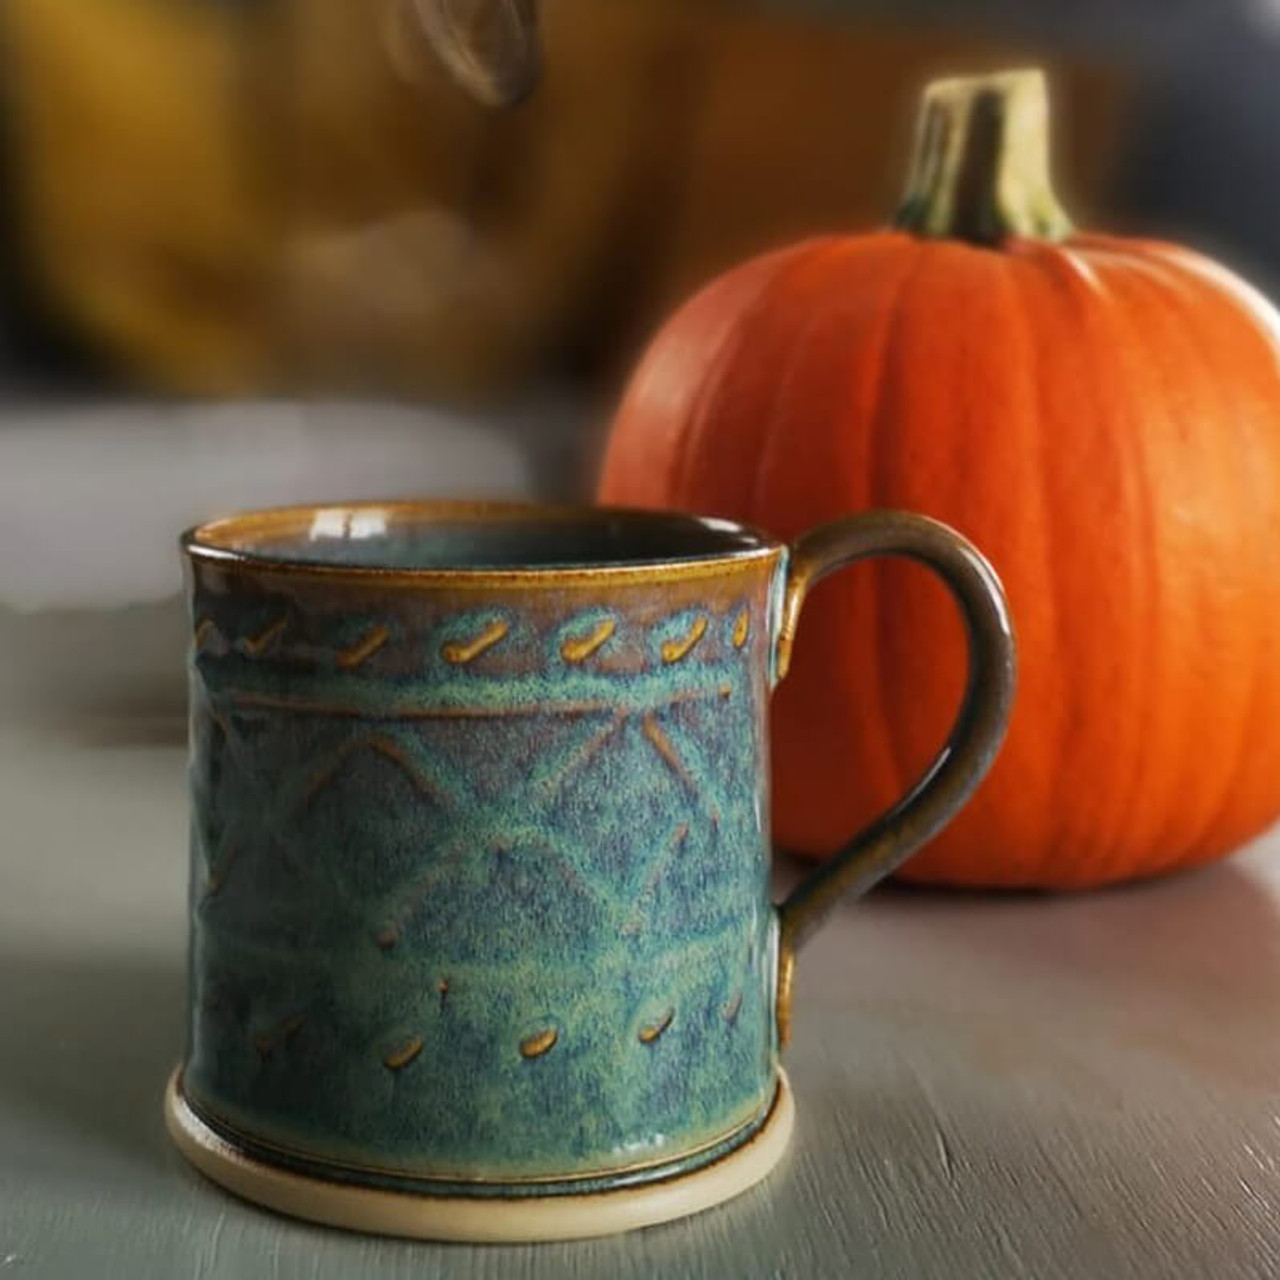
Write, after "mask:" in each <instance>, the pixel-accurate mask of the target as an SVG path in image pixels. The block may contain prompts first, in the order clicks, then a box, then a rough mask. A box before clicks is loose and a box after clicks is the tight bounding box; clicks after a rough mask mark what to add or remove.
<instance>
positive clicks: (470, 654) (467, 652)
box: [440, 618, 508, 666]
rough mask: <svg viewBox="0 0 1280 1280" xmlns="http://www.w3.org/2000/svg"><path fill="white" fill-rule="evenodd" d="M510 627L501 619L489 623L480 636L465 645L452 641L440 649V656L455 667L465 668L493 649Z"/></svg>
mask: <svg viewBox="0 0 1280 1280" xmlns="http://www.w3.org/2000/svg"><path fill="white" fill-rule="evenodd" d="M507 631H508V626H507V623H506V622H504V621H503V620H502V619H501V618H498V619H497V620H496V621H494V622H491V623H489V625H488V626H487V627H485V628H484V630H483V631H481V632H480V633H479V634H478V635H476V636H474V637H473V638H472V639H470V640H468V641H466V642H465V643H463V642H462V641H458V640H451V641H449V642H448V643H447V644H445V645H442V646H441V648H440V656H441V657H442V658H443V659H444V660H445V661H446V662H451V663H453V664H454V666H464V665H465V664H466V663H468V662H473V661H474V660H475V659H476V658H478V657H479V656H480V655H481V654H482V653H485V652H486V651H487V650H489V649H492V648H493V646H494V645H495V644H497V643H498V641H499V640H501V639H502V637H503V636H505V635H506V634H507Z"/></svg>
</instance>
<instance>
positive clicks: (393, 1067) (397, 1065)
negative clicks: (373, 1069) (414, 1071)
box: [382, 1036, 422, 1071]
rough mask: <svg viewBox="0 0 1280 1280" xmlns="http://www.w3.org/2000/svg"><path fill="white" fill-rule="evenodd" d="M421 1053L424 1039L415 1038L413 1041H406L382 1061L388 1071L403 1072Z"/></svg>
mask: <svg viewBox="0 0 1280 1280" xmlns="http://www.w3.org/2000/svg"><path fill="white" fill-rule="evenodd" d="M421 1052H422V1037H421V1036H414V1037H413V1039H412V1040H406V1041H405V1043H404V1044H402V1045H401V1046H400V1047H399V1048H398V1049H393V1050H392V1051H391V1052H390V1053H389V1054H387V1056H386V1057H385V1058H383V1059H382V1065H383V1066H384V1067H386V1068H387V1070H388V1071H403V1070H404V1068H405V1067H407V1066H408V1065H409V1063H411V1062H412V1061H413V1060H414V1058H416V1057H417V1056H418V1054H420V1053H421Z"/></svg>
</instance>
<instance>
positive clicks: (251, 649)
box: [240, 616, 289, 658]
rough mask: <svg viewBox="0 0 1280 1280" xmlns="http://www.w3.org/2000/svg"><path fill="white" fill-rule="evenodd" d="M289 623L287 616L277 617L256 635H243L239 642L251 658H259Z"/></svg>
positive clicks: (278, 637)
mask: <svg viewBox="0 0 1280 1280" xmlns="http://www.w3.org/2000/svg"><path fill="white" fill-rule="evenodd" d="M288 625H289V619H288V617H287V616H281V617H279V618H277V619H276V620H275V621H274V622H273V623H271V625H270V626H268V627H266V628H264V629H263V630H262V631H260V632H258V634H257V635H256V636H245V637H244V638H243V639H242V640H241V641H240V643H241V644H242V645H243V646H244V650H245V652H246V653H247V654H248V655H249V656H250V657H251V658H260V657H262V655H263V654H264V653H266V651H267V650H268V649H270V648H271V646H272V645H273V644H275V642H276V641H277V640H279V639H280V637H281V636H282V635H283V634H284V629H285V628H286V627H287V626H288Z"/></svg>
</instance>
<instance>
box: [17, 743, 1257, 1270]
mask: <svg viewBox="0 0 1280 1280" xmlns="http://www.w3.org/2000/svg"><path fill="white" fill-rule="evenodd" d="M176 736H177V735H176V734H175V732H174V729H173V727H172V726H171V725H170V724H168V722H163V721H162V722H158V723H154V724H152V725H150V726H148V725H145V724H141V725H140V724H137V723H134V724H132V725H130V724H119V725H112V724H108V723H103V722H99V723H97V724H89V723H87V722H86V723H85V724H84V725H79V726H77V725H71V726H67V725H63V726H62V727H60V728H57V729H54V728H44V729H35V728H26V729H19V728H15V727H14V726H12V725H10V726H8V727H6V728H3V729H0V814H2V815H3V827H2V830H3V836H2V838H0V1280H8V1277H9V1276H10V1275H12V1276H13V1277H14V1280H19V1278H20V1280H45V1278H46V1277H47V1278H48V1280H77V1278H78V1277H82V1276H83V1277H95V1278H97V1277H122V1278H123V1277H128V1278H130V1280H134V1278H136V1280H146V1278H149V1277H156V1278H163V1280H173V1278H177V1277H181V1278H182V1280H213V1278H214V1277H218V1278H230V1277H252V1278H254V1280H256V1278H257V1277H265V1278H269V1280H295V1278H297V1280H322V1278H327V1277H334V1278H335V1280H339V1278H340V1280H358V1278H361V1277H406V1278H407V1277H415V1280H416V1278H419V1277H424V1276H432V1277H435V1276H459V1277H469V1278H473V1280H482V1278H485V1277H517V1278H523V1277H529V1278H532V1277H542V1276H546V1277H564V1278H566V1280H578V1278H585V1277H594V1276H602V1277H608V1278H609V1280H632V1278H638V1277H651V1276H662V1277H681V1278H689V1280H692V1278H693V1277H708V1278H715V1280H721V1278H722V1277H851V1278H854V1280H859V1278H861V1277H903V1278H911V1280H927V1278H931V1277H983V1278H995V1277H1006V1276H1027V1277H1036V1278H1045V1277H1089V1278H1093V1277H1097V1278H1099V1280H1103V1278H1106V1280H1113V1278H1119V1277H1179V1278H1182V1277H1187V1278H1191V1277H1210V1276H1211V1277H1214V1280H1229V1278H1232V1277H1273V1276H1276V1275H1280V1215H1278V1214H1277V1208H1278V1204H1277V1202H1278V1201H1280V1176H1278V1174H1277V1162H1278V1161H1280V928H1278V927H1277V926H1278V924H1280V865H1278V862H1280V860H1278V859H1277V856H1276V855H1277V854H1280V838H1277V837H1274V836H1273V837H1272V838H1271V840H1270V841H1269V844H1268V842H1265V841H1264V842H1263V843H1262V844H1261V845H1259V846H1258V847H1256V848H1255V849H1254V850H1251V851H1249V852H1247V853H1245V854H1243V855H1241V856H1239V857H1237V858H1236V859H1234V860H1233V861H1231V862H1229V863H1226V864H1223V865H1221V866H1219V867H1216V868H1213V869H1210V870H1208V871H1204V872H1201V873H1196V874H1191V875H1186V876H1183V877H1181V878H1176V879H1172V880H1168V881H1164V882H1162V883H1157V884H1151V885H1144V886H1137V887H1134V888H1131V889H1126V890H1119V891H1112V892H1107V893H1103V894H1098V895H1094V896H1090V897H1073V898H1047V897H1031V896H1021V897H1001V898H996V897H985V896H979V895H964V896H946V895H942V894H926V893H921V892H909V891H906V890H900V889H894V890H888V891H882V892H879V893H877V894H876V895H874V896H873V897H872V898H871V899H870V900H869V901H867V902H866V903H864V904H862V905H861V906H859V907H856V908H849V909H847V910H845V911H843V912H842V913H841V914H840V915H839V917H838V919H837V920H836V922H835V923H834V924H833V925H832V926H831V927H830V928H828V929H827V930H826V932H825V933H824V934H823V935H822V936H821V937H820V938H819V939H818V940H817V941H816V942H815V943H814V944H813V945H812V946H811V947H810V948H808V949H807V950H806V951H805V953H804V955H803V957H802V964H801V968H800V977H799V984H798V994H797V1019H796V1029H795V1044H794V1047H793V1049H792V1050H791V1052H790V1053H789V1056H788V1059H787V1062H788V1066H789V1069H790V1072H791V1077H792V1080H793V1083H794V1085H795V1092H796V1099H797V1105H798V1108H799V1125H798V1130H797V1135H796V1140H795V1144H794V1147H793V1150H792V1153H791V1156H790V1158H789V1160H788V1161H787V1162H786V1163H784V1165H783V1166H782V1168H781V1169H780V1170H779V1171H778V1172H777V1173H776V1174H775V1175H774V1176H773V1177H772V1178H771V1179H770V1180H769V1181H768V1182H767V1183H766V1184H765V1185H764V1186H763V1187H761V1188H760V1189H758V1190H756V1191H754V1192H751V1193H748V1194H747V1195H746V1196H744V1197H743V1198H742V1199H740V1200H739V1201H737V1202H736V1203H734V1204H732V1205H729V1206H727V1207H725V1208H723V1209H719V1210H713V1211H711V1212H709V1213H706V1214H703V1215H702V1216H700V1217H698V1218H695V1219H691V1220H689V1221H686V1222H682V1223H676V1224H673V1225H670V1226H665V1227H658V1228H653V1229H650V1230H648V1231H643V1232H640V1233H637V1234H634V1235H630V1236H625V1237H619V1238H614V1239H606V1240H602V1241H595V1242H589V1243H582V1244H572V1245H556V1246H545V1245H544V1246H536V1247H527V1248H484V1249H471V1248H464V1247H457V1246H449V1247H442V1246H432V1245H422V1244H408V1243H402V1242H398V1241H390V1240H379V1239H366V1238H361V1237H358V1236H352V1235H347V1234H343V1233H340V1232H336V1231H330V1230H324V1229H320V1228H316V1227H311V1226H308V1225H305V1224H301V1223H295V1222H291V1221H287V1220H284V1219H281V1218H278V1217H274V1216H272V1215H271V1214H268V1213H265V1212H262V1211H259V1210H257V1209H254V1208H251V1207H249V1206H247V1205H244V1204H241V1203H239V1202H238V1201H236V1200H234V1199H232V1198H230V1197H229V1196H227V1195H225V1194H224V1193H222V1192H221V1191H219V1190H218V1189H217V1188H215V1187H214V1186H212V1185H211V1184H209V1183H206V1182H204V1181H203V1180H202V1179H201V1178H200V1177H199V1176H198V1175H196V1174H195V1173H193V1172H191V1171H190V1170H189V1169H188V1168H187V1167H186V1166H185V1164H184V1163H183V1162H182V1161H181V1160H180V1159H179V1157H178V1156H177V1155H176V1154H175V1153H174V1152H173V1151H172V1150H171V1149H170V1147H169V1144H168V1142H167V1140H166V1138H165V1135H164V1132H163V1128H162V1124H161V1119H160V1096H161V1090H162V1088H163V1085H164V1080H165V1075H166V1072H167V1071H168V1069H169V1067H170V1066H171V1065H172V1063H173V1062H174V1060H175V1059H176V1058H177V1056H178V1054H179V1052H180V1048H181V1040H182V1006H183V985H184V972H183V970H184V965H185V924H184V919H183V912H184V901H185V878H186V853H185V842H186V812H185V805H186V798H185V791H184V756H183V749H182V747H181V745H180V743H179V742H178V741H176V740H175V739H176ZM793 874H794V872H788V871H786V870H785V869H784V871H783V873H782V875H783V878H786V877H787V876H788V875H793Z"/></svg>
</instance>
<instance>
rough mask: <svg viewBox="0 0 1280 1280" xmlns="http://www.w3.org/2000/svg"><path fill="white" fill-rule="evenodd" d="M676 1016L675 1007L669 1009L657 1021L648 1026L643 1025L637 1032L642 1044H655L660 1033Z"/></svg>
mask: <svg viewBox="0 0 1280 1280" xmlns="http://www.w3.org/2000/svg"><path fill="white" fill-rule="evenodd" d="M675 1016H676V1011H675V1010H674V1009H668V1010H667V1011H666V1012H665V1013H664V1014H663V1015H662V1017H660V1018H659V1019H658V1020H657V1022H653V1023H650V1024H649V1025H648V1026H647V1027H641V1028H640V1030H639V1032H638V1033H637V1039H638V1040H639V1041H640V1043H641V1044H653V1043H654V1041H655V1040H657V1039H658V1037H659V1036H660V1035H662V1033H663V1032H664V1031H665V1030H666V1029H667V1028H668V1027H669V1026H670V1025H671V1020H672V1019H673V1018H674V1017H675Z"/></svg>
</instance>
